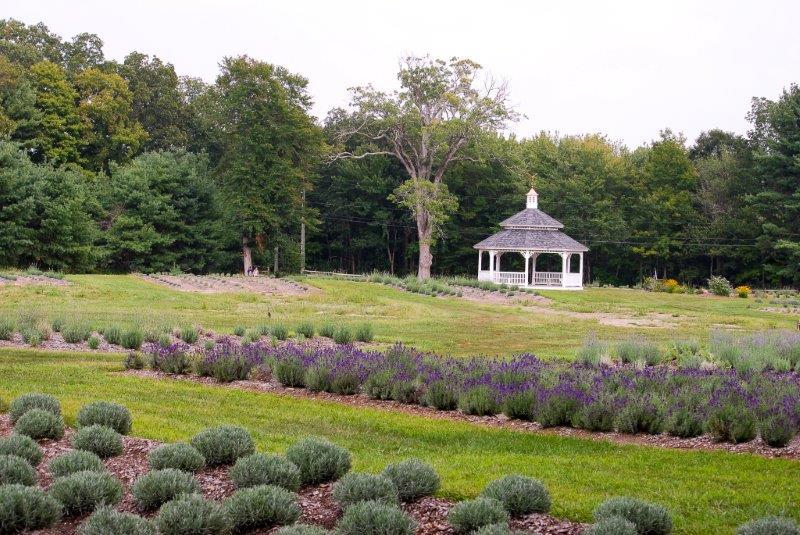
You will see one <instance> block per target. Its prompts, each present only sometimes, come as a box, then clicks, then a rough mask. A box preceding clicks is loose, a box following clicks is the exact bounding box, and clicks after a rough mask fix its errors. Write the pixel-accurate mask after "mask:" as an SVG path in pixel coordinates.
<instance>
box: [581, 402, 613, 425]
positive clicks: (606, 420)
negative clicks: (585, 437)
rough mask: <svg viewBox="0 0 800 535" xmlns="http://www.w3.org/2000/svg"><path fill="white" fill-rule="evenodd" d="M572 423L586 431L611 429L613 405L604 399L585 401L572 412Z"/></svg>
mask: <svg viewBox="0 0 800 535" xmlns="http://www.w3.org/2000/svg"><path fill="white" fill-rule="evenodd" d="M572 425H573V426H574V427H577V428H578V429H585V430H587V431H613V430H614V406H613V404H612V403H611V402H610V401H609V400H605V399H599V400H596V401H592V402H591V403H587V404H586V405H584V406H583V407H581V408H580V409H579V410H578V412H576V413H575V414H574V416H573V418H572Z"/></svg>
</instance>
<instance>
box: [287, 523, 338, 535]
mask: <svg viewBox="0 0 800 535" xmlns="http://www.w3.org/2000/svg"><path fill="white" fill-rule="evenodd" d="M328 533H330V532H329V531H327V530H325V529H322V528H321V527H318V526H310V525H308V524H292V525H291V526H284V527H282V528H281V529H279V530H278V531H276V532H275V535H328Z"/></svg>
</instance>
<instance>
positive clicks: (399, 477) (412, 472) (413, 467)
mask: <svg viewBox="0 0 800 535" xmlns="http://www.w3.org/2000/svg"><path fill="white" fill-rule="evenodd" d="M383 475H384V476H386V477H388V478H389V479H390V480H391V481H392V483H394V486H395V488H396V489H397V496H398V498H399V499H400V500H401V501H403V502H412V501H414V500H418V499H420V498H422V497H424V496H432V495H433V494H434V493H435V492H436V491H437V490H439V485H440V483H441V481H440V479H439V474H437V473H436V470H434V469H433V467H432V466H431V465H429V464H427V463H425V462H423V461H421V460H419V459H406V460H405V461H400V462H399V463H396V464H390V465H389V466H387V467H386V468H385V469H384V471H383Z"/></svg>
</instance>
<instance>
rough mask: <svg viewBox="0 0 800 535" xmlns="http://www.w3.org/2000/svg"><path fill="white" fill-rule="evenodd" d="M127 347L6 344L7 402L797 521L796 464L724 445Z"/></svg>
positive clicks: (453, 491)
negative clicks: (151, 359)
mask: <svg viewBox="0 0 800 535" xmlns="http://www.w3.org/2000/svg"><path fill="white" fill-rule="evenodd" d="M120 360H121V357H120V356H119V355H95V356H90V355H87V354H71V353H48V352H42V351H19V350H9V349H4V350H0V398H4V399H5V400H6V401H8V400H9V399H11V398H12V397H13V396H16V395H18V394H21V393H23V392H31V391H41V392H48V393H51V394H54V395H56V396H58V398H59V399H60V400H61V402H62V405H63V408H64V412H65V415H66V418H67V421H68V422H70V423H71V422H74V417H75V414H76V412H77V410H78V409H79V407H80V406H81V405H82V404H84V403H86V402H89V401H92V400H99V399H104V400H112V401H116V402H119V403H122V404H124V405H126V406H127V407H129V408H130V409H131V411H132V413H133V416H134V427H133V434H134V435H136V436H141V437H146V438H151V439H156V440H162V441H174V440H181V439H187V438H188V437H190V436H192V435H193V434H194V433H196V432H197V431H199V430H200V429H203V428H204V427H207V426H211V425H216V424H222V423H231V424H238V425H242V426H245V427H246V428H247V429H249V430H250V431H251V432H252V433H253V435H254V437H255V439H256V442H257V444H258V449H259V450H261V451H275V452H281V451H283V450H284V449H285V448H286V447H287V446H288V445H289V444H291V443H292V442H294V441H295V440H297V439H298V438H300V437H302V436H305V435H320V436H325V437H327V438H329V439H331V440H333V441H335V442H337V443H339V444H341V445H343V446H345V447H347V448H348V449H350V451H351V452H352V453H353V455H354V461H355V466H354V469H356V470H366V471H371V472H377V471H379V470H381V469H382V468H383V467H384V466H385V465H386V464H387V463H390V462H392V461H397V460H399V459H402V458H405V457H409V456H416V457H420V458H422V459H424V460H426V461H428V462H431V463H432V464H433V465H434V466H435V467H436V469H437V470H438V471H439V473H440V474H441V476H442V479H443V487H442V490H441V493H440V494H441V495H442V496H445V497H448V498H454V499H461V498H467V497H471V496H475V495H477V494H478V493H479V492H480V491H481V489H482V488H483V487H484V485H485V484H486V483H487V482H489V481H490V480H492V479H494V478H497V477H499V476H502V475H505V474H508V473H522V474H527V475H531V476H534V477H537V478H540V479H541V480H542V481H544V483H545V484H546V485H547V487H548V488H549V489H550V492H551V493H552V496H553V510H552V513H553V514H554V515H555V516H557V517H563V518H569V519H573V520H579V521H590V519H591V513H592V510H593V509H594V508H595V507H596V506H597V504H599V503H600V502H601V501H602V500H603V499H605V498H607V497H609V496H614V495H631V496H637V497H639V498H643V499H647V500H653V501H656V502H659V503H662V504H664V505H666V506H667V507H669V509H670V510H671V511H672V513H673V514H674V516H675V520H676V528H677V530H676V531H677V533H732V531H733V528H734V527H735V526H737V525H738V524H740V523H742V522H744V521H746V520H748V519H751V518H757V517H761V516H764V515H768V514H788V515H790V516H792V517H794V518H800V504H799V503H798V500H797V497H798V496H800V463H798V462H795V461H786V460H779V459H765V458H761V457H756V456H751V455H733V454H727V453H721V452H689V451H672V450H664V449H656V448H647V447H641V446H621V445H614V444H611V443H606V442H600V441H590V440H580V439H573V438H566V437H558V436H547V435H534V434H528V433H520V432H514V431H507V430H498V429H491V428H486V427H482V426H477V425H471V424H466V423H460V422H447V421H442V420H435V419H428V418H423V417H417V416H411V415H407V414H399V413H392V412H388V411H380V410H374V409H361V408H354V407H350V406H347V405H343V404H338V403H332V402H319V401H310V400H304V399H297V398H291V397H281V396H276V395H271V394H266V393H253V392H245V391H241V390H236V389H232V388H227V387H224V386H204V385H200V384H196V383H192V382H188V381H177V380H163V381H161V380H152V379H146V378H138V377H133V376H128V375H123V374H121V373H119V372H120V370H121V365H120Z"/></svg>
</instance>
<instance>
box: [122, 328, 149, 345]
mask: <svg viewBox="0 0 800 535" xmlns="http://www.w3.org/2000/svg"><path fill="white" fill-rule="evenodd" d="M142 342H144V333H142V330H141V329H140V328H139V327H131V328H129V329H128V330H126V331H125V332H123V333H122V336H121V338H120V345H121V346H122V347H124V348H125V349H139V348H140V347H142Z"/></svg>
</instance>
